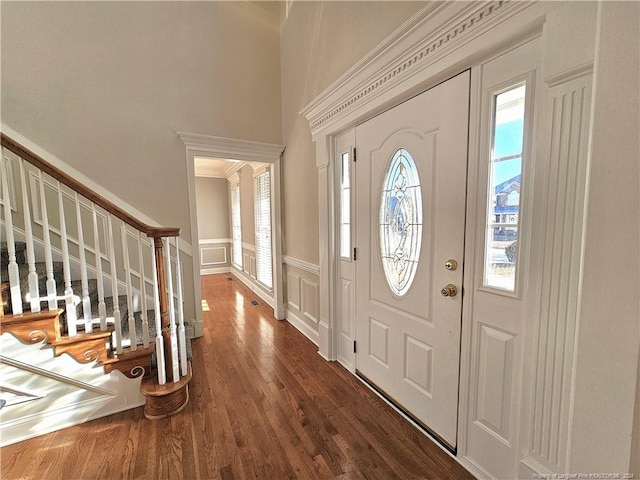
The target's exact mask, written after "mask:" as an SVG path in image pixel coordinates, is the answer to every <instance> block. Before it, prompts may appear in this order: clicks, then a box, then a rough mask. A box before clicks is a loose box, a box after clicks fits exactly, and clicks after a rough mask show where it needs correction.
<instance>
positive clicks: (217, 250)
mask: <svg viewBox="0 0 640 480" xmlns="http://www.w3.org/2000/svg"><path fill="white" fill-rule="evenodd" d="M198 245H199V248H200V275H212V274H216V273H226V272H229V271H231V239H230V238H211V239H203V240H199V242H198Z"/></svg>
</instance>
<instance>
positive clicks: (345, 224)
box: [340, 152, 351, 258]
mask: <svg viewBox="0 0 640 480" xmlns="http://www.w3.org/2000/svg"><path fill="white" fill-rule="evenodd" d="M349 157H350V155H349V152H344V153H343V154H342V155H341V156H340V256H341V257H342V258H351V164H350V161H349V160H350V159H349Z"/></svg>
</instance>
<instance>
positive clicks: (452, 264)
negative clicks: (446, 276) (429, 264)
mask: <svg viewBox="0 0 640 480" xmlns="http://www.w3.org/2000/svg"><path fill="white" fill-rule="evenodd" d="M444 268H446V269H447V270H450V271H454V270H456V269H457V268H458V262H456V261H455V260H454V259H453V258H450V259H449V260H447V261H446V262H444Z"/></svg>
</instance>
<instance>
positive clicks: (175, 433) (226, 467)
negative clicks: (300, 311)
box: [0, 274, 473, 480]
mask: <svg viewBox="0 0 640 480" xmlns="http://www.w3.org/2000/svg"><path fill="white" fill-rule="evenodd" d="M227 277H229V275H227V274H224V275H212V276H207V277H203V282H202V285H203V287H202V288H203V298H204V299H206V300H207V302H208V304H209V306H210V309H211V311H208V312H207V311H205V312H204V323H205V332H204V336H203V337H202V338H199V339H197V340H194V341H193V372H194V374H193V380H192V382H191V384H190V401H189V405H188V406H187V408H186V409H185V410H183V411H182V412H180V413H179V414H177V415H174V416H173V417H171V418H167V419H163V420H156V421H148V420H145V419H144V417H143V414H142V407H140V408H137V409H134V410H130V411H127V412H124V413H121V414H117V415H112V416H109V417H105V418H102V419H99V420H94V421H92V422H88V423H85V424H83V425H79V426H76V427H71V428H67V429H64V430H61V431H59V432H55V433H52V434H49V435H44V436H41V437H38V438H35V439H32V440H28V441H25V442H21V443H18V444H15V445H11V446H8V447H5V448H2V449H1V450H0V455H1V473H2V475H1V476H2V478H3V479H7V480H8V479H47V480H53V479H64V480H72V479H98V478H104V479H119V478H140V479H143V478H148V479H174V478H176V479H178V478H185V479H192V478H193V479H196V478H197V479H213V478H215V479H244V478H250V479H261V480H265V479H285V478H297V479H334V478H337V479H392V478H397V479H465V478H473V477H472V476H471V475H470V474H469V473H468V472H467V471H466V470H464V469H463V468H462V467H461V466H459V465H458V464H457V463H456V462H455V461H454V460H452V459H451V458H450V457H449V456H448V455H447V454H446V453H445V452H443V451H442V450H441V449H440V448H439V447H438V446H436V445H435V444H433V443H432V442H431V440H429V439H428V438H427V437H426V436H425V435H423V434H422V433H421V432H420V431H418V430H417V429H415V428H414V427H413V426H411V425H410V424H409V423H407V422H406V421H405V420H404V419H403V418H401V417H400V416H399V415H398V414H397V413H396V412H395V411H394V410H392V409H391V408H390V407H389V406H388V405H386V404H385V403H384V402H383V401H382V400H380V399H379V398H378V397H377V396H376V395H375V394H373V393H372V392H371V391H370V390H369V389H368V388H366V387H365V386H364V385H363V384H362V383H360V382H359V381H358V380H357V379H356V378H355V377H354V376H353V375H351V374H350V373H349V372H348V371H346V370H345V369H344V368H343V367H341V366H340V365H339V364H337V363H330V362H326V361H325V360H323V359H322V358H321V357H320V356H319V355H318V353H317V348H316V346H315V345H313V344H312V343H311V342H310V341H309V340H307V339H306V338H305V337H304V336H303V335H301V334H300V333H299V332H298V331H297V330H296V329H295V328H294V327H293V326H291V325H290V324H289V323H287V322H281V321H277V320H275V319H274V318H273V311H272V310H271V309H270V308H269V307H268V306H265V305H261V306H258V307H254V306H252V305H251V304H250V303H249V302H250V301H251V300H254V299H257V297H256V296H255V294H253V292H251V291H250V290H249V289H247V288H246V287H244V285H242V283H240V281H238V280H236V279H234V280H233V281H229V280H227ZM260 303H261V304H262V301H260Z"/></svg>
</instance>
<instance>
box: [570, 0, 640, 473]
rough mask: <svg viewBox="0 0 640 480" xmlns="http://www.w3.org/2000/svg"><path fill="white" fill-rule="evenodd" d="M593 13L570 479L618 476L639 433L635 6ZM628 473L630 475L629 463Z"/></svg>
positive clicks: (639, 154)
mask: <svg viewBox="0 0 640 480" xmlns="http://www.w3.org/2000/svg"><path fill="white" fill-rule="evenodd" d="M599 8H600V11H599V32H598V37H597V38H598V47H597V50H596V71H595V80H596V82H597V84H596V90H595V96H594V108H593V114H594V123H593V136H592V145H591V172H590V175H591V181H590V184H589V192H588V202H589V203H588V215H587V229H586V239H585V253H584V267H583V288H582V301H581V304H580V312H581V313H580V323H579V334H578V344H577V349H578V351H577V358H576V363H575V370H576V378H575V392H574V408H573V425H572V445H571V452H570V455H571V457H570V458H571V459H570V464H571V466H572V467H574V468H572V471H581V472H582V471H585V472H620V468H621V467H623V466H625V465H629V463H630V462H629V459H630V458H631V456H630V455H631V452H632V451H633V449H632V446H631V439H632V435H633V434H634V432H633V430H634V428H635V437H636V439H637V436H638V430H639V429H640V425H638V423H637V422H636V423H635V426H634V421H633V418H634V402H635V403H637V402H638V399H637V394H636V391H637V390H636V389H637V387H636V381H637V378H638V372H637V369H638V351H639V348H640V324H639V322H640V303H639V302H640V299H639V292H640V278H639V277H640V252H639V248H640V247H639V242H638V233H639V232H640V219H639V215H638V207H639V205H640V201H639V200H640V169H639V161H638V159H639V158H640V144H639V140H638V132H639V131H640V124H639V116H640V109H639V106H638V105H639V100H640V99H639V96H638V94H639V91H638V78H639V76H640V70H639V67H638V62H639V58H638V45H639V44H640V38H639V33H638V28H639V27H638V26H639V25H640V21H639V20H640V4H638V3H637V2H602V3H601V4H600V5H599ZM636 408H638V405H636ZM636 455H637V445H636ZM578 467H579V468H578ZM635 468H636V472H635V473H636V476H637V475H638V472H637V468H638V459H637V457H636V458H635ZM625 473H626V472H625Z"/></svg>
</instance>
